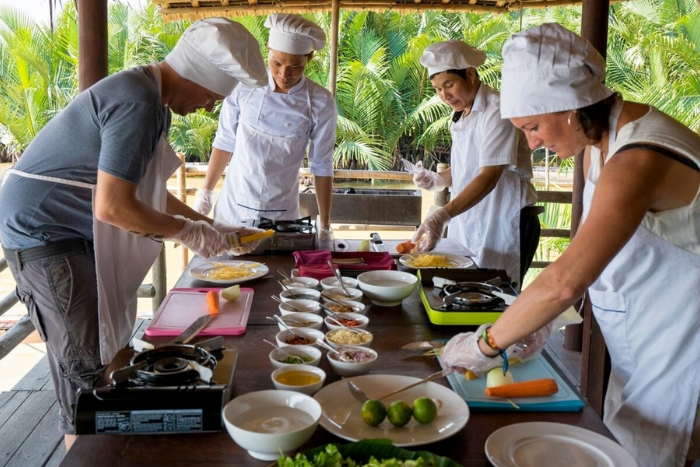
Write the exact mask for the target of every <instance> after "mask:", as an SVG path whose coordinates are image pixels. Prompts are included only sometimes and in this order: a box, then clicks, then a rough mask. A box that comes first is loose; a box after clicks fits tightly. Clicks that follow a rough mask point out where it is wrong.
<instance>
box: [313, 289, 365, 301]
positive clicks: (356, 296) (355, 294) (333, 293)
mask: <svg viewBox="0 0 700 467" xmlns="http://www.w3.org/2000/svg"><path fill="white" fill-rule="evenodd" d="M346 290H347V291H348V294H350V296H349V297H348V296H347V295H345V294H344V293H343V289H341V288H340V287H331V288H330V289H326V290H323V291H322V292H321V296H322V297H323V299H324V301H325V302H329V301H330V300H328V297H330V298H332V299H335V300H338V301H343V300H353V301H356V302H359V301H360V300H362V295H363V294H362V290H360V289H346Z"/></svg>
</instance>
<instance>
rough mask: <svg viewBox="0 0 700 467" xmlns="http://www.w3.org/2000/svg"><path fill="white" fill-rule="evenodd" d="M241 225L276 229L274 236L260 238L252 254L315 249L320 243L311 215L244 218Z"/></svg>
mask: <svg viewBox="0 0 700 467" xmlns="http://www.w3.org/2000/svg"><path fill="white" fill-rule="evenodd" d="M241 225H244V226H246V227H256V228H258V229H265V230H267V229H272V230H274V231H275V234H274V235H273V236H271V237H268V238H265V239H263V240H260V243H259V244H258V246H257V247H256V248H255V250H253V252H252V254H258V255H259V254H264V253H274V252H276V251H297V250H314V249H316V245H317V244H318V238H317V233H316V228H315V227H316V226H315V223H314V222H313V221H312V220H311V217H302V218H301V219H296V220H272V219H267V218H266V217H261V218H260V219H255V220H244V221H242V222H241Z"/></svg>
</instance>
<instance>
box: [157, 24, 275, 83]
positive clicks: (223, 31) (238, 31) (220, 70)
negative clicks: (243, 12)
mask: <svg viewBox="0 0 700 467" xmlns="http://www.w3.org/2000/svg"><path fill="white" fill-rule="evenodd" d="M165 61H166V62H167V63H168V64H169V65H170V66H171V67H172V68H173V70H175V71H176V72H177V74H179V75H180V76H182V77H183V78H185V79H188V80H190V81H193V82H195V83H197V84H199V85H200V86H203V87H204V88H206V89H208V90H210V91H213V92H215V93H217V94H220V95H222V96H228V95H229V94H231V91H233V88H235V87H236V85H237V84H238V82H239V81H240V82H242V83H245V84H247V85H249V86H255V87H260V86H265V85H267V83H268V79H267V67H266V66H265V61H264V60H263V58H262V55H261V54H260V45H259V44H258V41H256V40H255V37H253V35H252V34H251V33H250V32H248V30H247V29H246V28H244V27H243V26H242V25H241V24H239V23H235V22H233V21H231V20H230V19H226V18H208V19H203V20H201V21H197V22H195V23H192V25H190V27H189V28H187V29H186V30H185V32H183V33H182V36H181V37H180V40H178V41H177V44H175V47H174V48H173V50H172V52H170V53H169V54H168V55H167V56H166V57H165Z"/></svg>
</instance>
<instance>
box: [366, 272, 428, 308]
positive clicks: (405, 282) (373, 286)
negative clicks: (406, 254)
mask: <svg viewBox="0 0 700 467" xmlns="http://www.w3.org/2000/svg"><path fill="white" fill-rule="evenodd" d="M357 280H358V281H359V282H360V290H362V291H363V292H364V293H365V295H367V298H369V299H370V300H372V303H374V304H375V305H379V306H398V305H401V302H402V301H403V300H404V299H405V298H407V297H408V296H409V295H411V294H412V293H413V290H414V289H415V288H416V284H418V278H417V277H416V276H415V275H413V274H410V273H408V272H403V271H367V272H363V273H362V274H360V275H359V276H357Z"/></svg>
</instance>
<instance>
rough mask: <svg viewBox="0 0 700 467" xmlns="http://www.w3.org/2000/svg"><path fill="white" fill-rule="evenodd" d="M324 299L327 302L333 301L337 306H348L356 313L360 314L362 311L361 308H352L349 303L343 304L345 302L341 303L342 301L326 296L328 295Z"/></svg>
mask: <svg viewBox="0 0 700 467" xmlns="http://www.w3.org/2000/svg"><path fill="white" fill-rule="evenodd" d="M323 298H325V299H326V300H328V301H331V302H333V303H336V304H338V305H342V306H346V307H348V308H350V309H351V310H352V311H354V312H355V313H359V312H360V309H359V308H357V307H354V306H352V305H348V304H347V303H343V302H341V301H338V300H336V299H335V298H331V297H328V296H326V295H324V296H323Z"/></svg>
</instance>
